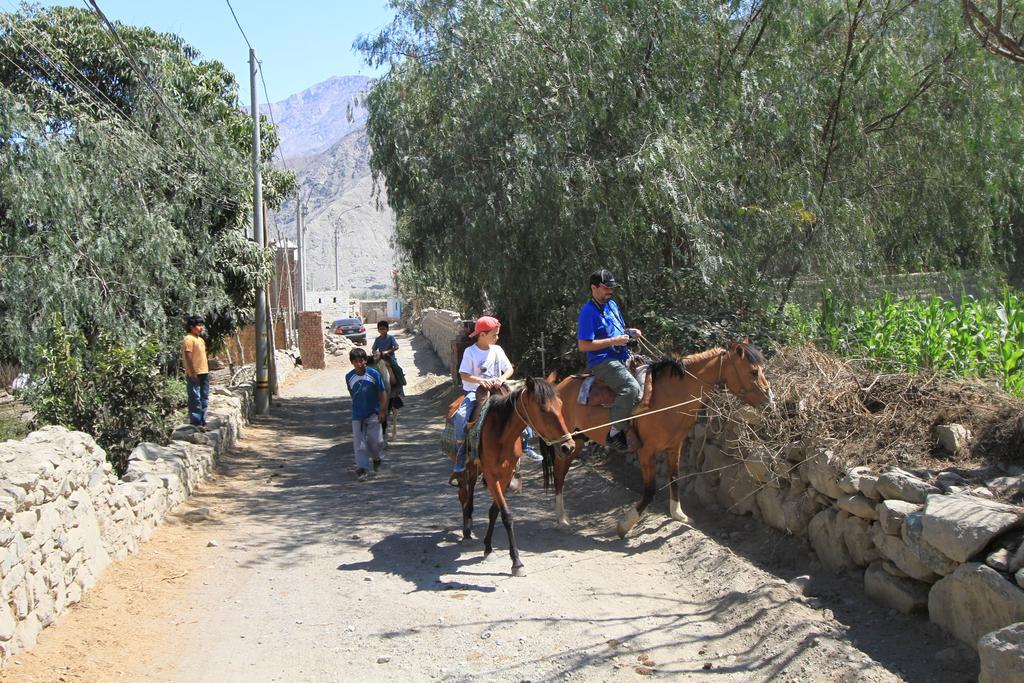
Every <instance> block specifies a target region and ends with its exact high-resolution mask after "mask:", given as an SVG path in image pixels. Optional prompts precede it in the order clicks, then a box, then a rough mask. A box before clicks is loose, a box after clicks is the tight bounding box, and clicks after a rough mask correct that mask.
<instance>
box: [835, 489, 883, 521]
mask: <svg viewBox="0 0 1024 683" xmlns="http://www.w3.org/2000/svg"><path fill="white" fill-rule="evenodd" d="M836 507H838V508H839V509H840V510H845V511H846V512H849V513H850V514H851V515H856V516H857V517H860V518H861V519H866V520H869V521H870V520H875V519H877V518H878V512H877V511H876V510H875V504H874V503H873V502H872V501H871V499H870V498H868V497H867V496H862V495H860V494H859V493H858V494H856V495H852V496H840V497H839V498H838V499H837V500H836Z"/></svg>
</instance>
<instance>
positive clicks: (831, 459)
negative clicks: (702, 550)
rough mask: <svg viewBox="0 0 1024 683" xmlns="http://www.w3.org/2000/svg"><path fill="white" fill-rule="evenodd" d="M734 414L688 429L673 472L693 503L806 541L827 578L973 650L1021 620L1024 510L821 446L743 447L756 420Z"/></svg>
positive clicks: (987, 494)
mask: <svg viewBox="0 0 1024 683" xmlns="http://www.w3.org/2000/svg"><path fill="white" fill-rule="evenodd" d="M740 414H741V416H742V417H741V420H740V421H736V420H733V421H726V420H723V419H721V418H712V419H711V420H709V421H707V422H701V423H698V424H697V425H696V426H695V427H694V430H693V432H692V433H691V436H690V441H689V445H688V447H687V449H686V453H685V456H684V460H685V461H684V462H683V463H682V464H681V472H685V473H686V474H684V475H683V476H684V477H686V479H685V482H684V483H685V485H686V486H687V487H688V489H689V491H690V492H691V493H692V494H694V495H696V496H697V497H698V498H699V499H700V501H701V503H702V504H704V505H706V506H716V507H721V508H725V509H726V510H727V511H729V512H733V513H735V514H749V515H751V516H753V517H754V518H756V519H758V520H760V521H762V522H763V523H765V524H767V525H769V526H771V527H773V528H775V529H778V530H779V531H783V532H786V533H789V534H793V535H796V536H800V537H804V538H806V539H807V540H808V542H809V543H810V545H811V547H812V548H813V549H814V551H815V553H816V554H817V556H818V558H819V560H820V561H821V563H822V564H823V565H824V566H825V567H826V568H828V569H829V570H832V571H835V572H859V573H862V574H863V578H864V586H865V591H866V592H867V593H868V595H870V596H871V597H872V598H874V599H875V600H877V601H879V602H881V603H883V604H885V605H888V606H889V607H892V608H895V609H897V610H899V611H901V612H904V613H912V612H921V613H927V614H928V616H929V618H930V619H931V620H932V621H933V622H935V623H937V624H939V625H940V626H942V627H943V628H945V629H946V630H947V631H949V632H951V633H952V634H954V635H955V636H956V637H958V638H959V639H961V640H963V641H964V642H966V643H968V644H970V645H971V646H972V647H975V648H977V647H978V640H979V638H981V637H982V636H983V635H985V634H987V633H989V632H992V631H995V630H997V629H1001V628H1004V627H1007V626H1009V625H1011V624H1014V623H1015V622H1022V621H1024V508H1021V507H1017V506H1014V505H1008V504H1006V503H1002V502H997V501H996V500H994V499H993V495H992V493H991V491H989V490H988V489H986V488H984V487H972V486H971V485H969V484H968V483H967V482H966V481H965V480H963V479H962V478H961V477H959V476H958V475H956V474H955V473H952V472H943V473H939V474H937V475H929V474H924V475H921V476H919V475H917V474H915V473H912V472H907V471H904V470H901V469H897V468H892V469H888V470H885V471H881V472H874V471H872V470H871V469H870V468H867V467H847V466H845V465H844V463H843V462H842V461H840V459H838V458H837V457H836V456H835V455H834V454H833V453H832V451H830V450H829V449H827V448H821V447H814V448H805V447H802V446H798V445H796V446H791V447H789V448H787V449H786V450H785V451H784V452H783V453H781V454H770V453H768V452H767V450H764V451H758V450H757V449H752V448H750V447H741V445H740V442H739V439H738V438H737V437H738V434H740V433H741V431H742V430H745V429H747V428H748V427H750V426H756V422H757V420H758V417H757V413H756V412H754V411H749V410H743V411H741V413H740ZM744 421H745V422H746V424H744ZM1018 485H1024V477H1022V478H1021V481H1020V482H1018Z"/></svg>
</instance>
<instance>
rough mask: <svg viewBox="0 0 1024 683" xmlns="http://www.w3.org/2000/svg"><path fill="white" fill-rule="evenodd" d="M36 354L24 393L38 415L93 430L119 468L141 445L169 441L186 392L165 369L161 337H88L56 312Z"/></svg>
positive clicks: (100, 334)
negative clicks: (145, 339) (67, 325)
mask: <svg viewBox="0 0 1024 683" xmlns="http://www.w3.org/2000/svg"><path fill="white" fill-rule="evenodd" d="M37 357H38V358H39V362H38V365H37V366H36V367H35V368H34V373H33V377H34V378H35V380H36V381H35V383H34V384H33V385H32V387H31V388H30V389H29V390H28V391H27V392H26V398H27V400H28V402H29V403H30V404H31V405H32V407H33V409H34V410H35V412H36V419H37V420H39V421H42V422H47V423H53V424H60V425H63V426H65V427H68V428H70V429H76V430H79V431H83V432H88V433H89V434H92V435H93V437H94V438H95V439H96V441H97V442H98V443H99V444H100V445H101V446H102V447H103V448H104V449H106V451H107V458H108V459H109V460H110V462H111V463H112V464H113V465H114V467H115V469H116V470H117V471H118V473H123V472H124V470H125V468H126V467H127V464H128V455H129V454H130V453H131V451H132V449H133V448H134V447H135V446H136V445H137V444H138V443H140V442H142V441H156V442H166V441H167V437H168V436H169V434H170V430H171V426H172V415H173V413H174V410H175V407H176V406H177V405H180V403H181V400H182V397H181V396H180V392H181V389H180V386H179V387H176V386H175V385H173V384H172V383H171V380H170V379H169V378H168V377H166V376H165V375H163V374H162V373H161V372H160V369H159V364H158V359H159V346H158V344H157V343H156V342H154V341H149V342H145V343H141V344H126V343H123V342H121V341H119V340H117V339H116V338H115V335H114V334H113V333H111V332H108V331H101V332H98V333H97V334H96V335H95V337H94V338H93V339H91V340H88V341H87V340H86V338H85V337H84V335H82V334H80V333H69V332H68V331H67V330H66V329H65V327H64V325H63V321H62V319H61V317H60V316H59V315H57V316H54V318H53V323H52V327H51V330H50V334H49V340H48V343H47V344H46V345H45V346H44V347H41V348H40V349H39V350H38V354H37Z"/></svg>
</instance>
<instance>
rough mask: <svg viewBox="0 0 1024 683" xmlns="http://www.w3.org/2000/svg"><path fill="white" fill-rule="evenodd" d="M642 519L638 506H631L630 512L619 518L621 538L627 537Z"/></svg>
mask: <svg viewBox="0 0 1024 683" xmlns="http://www.w3.org/2000/svg"><path fill="white" fill-rule="evenodd" d="M639 521H640V513H639V512H637V511H636V508H630V509H629V512H627V513H626V514H625V515H623V517H622V519H621V520H619V526H618V529H617V531H618V534H619V538H625V537H626V534H628V533H629V530H630V529H632V528H633V527H634V526H636V523H637V522H639Z"/></svg>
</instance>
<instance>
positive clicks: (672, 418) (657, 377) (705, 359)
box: [554, 342, 772, 537]
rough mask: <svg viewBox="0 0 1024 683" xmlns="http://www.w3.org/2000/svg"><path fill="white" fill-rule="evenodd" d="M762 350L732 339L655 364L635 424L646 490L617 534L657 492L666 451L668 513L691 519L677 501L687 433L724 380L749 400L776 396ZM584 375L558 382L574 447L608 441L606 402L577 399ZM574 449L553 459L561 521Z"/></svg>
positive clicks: (562, 522) (756, 403)
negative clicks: (646, 404) (659, 461)
mask: <svg viewBox="0 0 1024 683" xmlns="http://www.w3.org/2000/svg"><path fill="white" fill-rule="evenodd" d="M763 365H764V356H763V355H761V352H760V351H758V350H757V348H755V347H754V346H753V345H751V344H749V343H746V342H744V343H734V344H730V345H729V348H728V349H722V348H714V349H710V350H708V351H704V352H703V353H697V354H693V355H691V356H687V357H685V358H683V359H682V360H681V361H679V360H675V359H671V358H666V359H664V360H661V361H659V362H657V363H654V364H653V365H652V366H651V370H650V371H651V373H652V377H653V383H652V387H653V389H652V393H653V395H652V397H651V401H650V408H648V409H647V410H645V411H640V412H644V413H646V414H643V415H640V416H639V417H635V418H633V428H634V429H635V430H636V431H637V434H638V436H639V437H640V441H641V443H642V445H641V447H640V450H639V451H638V453H637V455H638V457H639V459H640V473H641V475H642V476H643V480H644V493H643V497H642V498H641V499H640V502H639V503H638V504H637V506H636V507H635V508H630V509H629V510H627V511H626V513H625V515H623V517H622V519H621V520H620V521H619V524H618V533H619V536H623V537H624V536H625V535H626V534H627V533H629V530H630V529H632V528H633V526H634V525H636V523H637V522H638V521H639V520H640V515H641V514H642V513H643V511H644V510H645V509H646V508H647V506H648V505H649V504H650V502H651V500H652V499H653V498H654V494H655V488H654V483H655V482H654V478H655V477H654V475H655V457H656V456H657V454H658V453H659V452H660V451H665V454H666V455H665V457H666V459H667V464H668V480H669V487H668V488H669V514H670V515H671V516H672V518H673V519H675V520H678V521H680V522H683V523H686V522H688V521H689V519H688V518H687V517H686V515H685V514H683V510H682V508H681V507H680V505H679V482H678V474H679V458H680V455H681V454H682V451H683V446H684V445H685V444H686V438H687V436H688V435H689V433H690V429H691V428H692V427H693V424H694V422H696V420H697V413H698V411H699V410H700V408H701V407H703V406H704V404H705V403H706V402H707V399H708V397H709V392H710V390H711V389H713V388H715V387H719V386H725V387H726V388H727V389H728V390H729V391H730V392H731V393H732V394H734V395H736V396H737V397H739V398H740V400H742V401H744V402H745V403H747V404H749V405H751V406H759V405H761V404H762V403H765V402H766V401H771V400H772V394H771V388H770V387H769V385H768V380H767V379H765V376H764V371H763V369H762V366H763ZM581 382H582V379H580V378H579V377H577V376H573V377H568V378H566V379H565V380H563V381H562V382H561V383H560V384H559V385H558V395H559V397H560V398H561V399H562V413H563V415H564V417H565V423H566V424H568V425H571V426H572V429H573V430H574V431H573V433H574V434H577V433H581V436H577V437H576V438H577V443H576V451H575V452H576V453H578V452H579V451H580V449H581V448H582V446H583V443H584V441H585V440H586V439H589V440H592V441H596V442H597V443H599V444H601V445H604V443H605V441H606V440H607V438H608V430H609V426H608V425H607V422H608V419H609V418H608V408H607V407H604V406H581V405H579V403H578V402H577V400H576V397H577V396H578V395H579V390H580V383H581ZM573 457H574V456H573V455H570V456H569V457H556V458H555V459H554V474H555V516H556V517H557V519H558V523H559V525H561V526H563V527H568V526H569V519H568V517H567V516H566V514H565V503H564V500H563V498H562V491H563V487H564V485H565V475H566V472H568V470H569V465H570V463H571V462H572V459H573Z"/></svg>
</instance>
